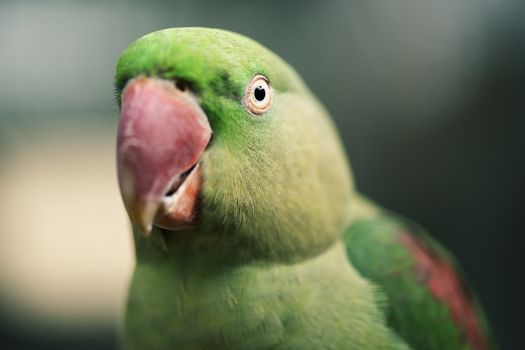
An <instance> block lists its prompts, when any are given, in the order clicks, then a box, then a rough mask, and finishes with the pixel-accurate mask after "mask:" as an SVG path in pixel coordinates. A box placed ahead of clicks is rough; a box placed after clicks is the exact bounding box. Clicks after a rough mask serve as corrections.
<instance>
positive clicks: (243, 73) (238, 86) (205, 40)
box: [116, 27, 301, 95]
mask: <svg viewBox="0 0 525 350" xmlns="http://www.w3.org/2000/svg"><path fill="white" fill-rule="evenodd" d="M256 74H263V75H265V76H267V77H268V78H269V79H270V80H271V81H272V84H273V85H274V87H275V88H277V89H281V90H288V89H289V88H291V87H292V86H294V85H297V86H299V85H301V83H300V82H299V79H298V78H297V77H296V76H295V73H294V72H293V69H291V68H290V67H289V66H288V65H287V64H286V63H285V62H284V61H282V60H281V59H280V58H279V57H278V56H277V55H275V54H273V53H272V52H271V51H270V50H268V49H266V48H265V47H263V46H262V45H260V44H258V43H257V42H255V41H253V40H251V39H249V38H247V37H245V36H242V35H240V34H236V33H233V32H229V31H225V30H220V29H210V28H197V27H195V28H194V27H191V28H169V29H164V30H160V31H156V32H153V33H150V34H147V35H145V36H143V37H141V38H139V39H138V40H137V41H135V42H134V43H132V44H131V45H130V46H129V47H128V48H127V49H126V50H125V51H124V53H123V54H122V56H121V58H120V59H119V62H118V65H117V72H116V87H117V90H118V91H119V92H120V91H122V88H123V87H124V85H125V83H126V81H127V80H128V79H130V78H132V77H135V76H138V75H156V76H160V77H163V78H167V79H172V78H175V77H177V78H183V79H187V80H188V81H190V82H191V83H193V84H194V85H195V87H196V88H199V89H206V88H209V87H211V88H215V89H219V90H220V89H222V90H223V91H217V92H219V93H220V92H223V93H227V94H234V95H236V94H241V93H242V91H243V89H244V87H245V84H246V82H247V81H249V80H250V78H251V77H253V76H254V75H256ZM226 90H228V91H226Z"/></svg>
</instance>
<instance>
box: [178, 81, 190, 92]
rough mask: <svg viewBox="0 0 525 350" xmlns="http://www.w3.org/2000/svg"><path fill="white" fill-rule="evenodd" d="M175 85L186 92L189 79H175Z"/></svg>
mask: <svg viewBox="0 0 525 350" xmlns="http://www.w3.org/2000/svg"><path fill="white" fill-rule="evenodd" d="M175 87H176V88H177V89H179V90H180V91H182V92H184V91H186V90H187V89H188V88H189V84H188V82H187V81H184V80H182V79H177V80H175Z"/></svg>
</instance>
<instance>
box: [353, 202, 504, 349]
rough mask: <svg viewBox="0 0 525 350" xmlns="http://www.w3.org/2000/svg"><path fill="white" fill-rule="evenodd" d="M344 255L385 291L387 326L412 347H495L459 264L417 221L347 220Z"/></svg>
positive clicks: (385, 215)
mask: <svg viewBox="0 0 525 350" xmlns="http://www.w3.org/2000/svg"><path fill="white" fill-rule="evenodd" d="M344 240H345V245H346V249H347V254H348V257H349V259H350V261H351V263H352V264H353V265H354V266H355V268H356V269H357V270H358V271H359V272H360V273H361V275H362V276H363V277H365V278H367V279H369V280H370V281H371V282H373V283H374V284H376V286H378V288H379V289H380V290H381V292H382V293H383V294H384V295H385V297H386V300H387V302H386V304H385V313H386V315H387V319H388V323H389V326H390V327H391V328H392V329H394V330H395V331H396V332H397V333H398V334H399V335H400V336H401V337H402V338H403V339H404V340H405V341H406V342H407V343H408V344H409V345H410V346H411V347H412V348H414V349H427V350H431V349H449V350H450V349H476V350H485V349H492V348H495V345H494V342H493V340H492V337H491V336H490V331H489V329H488V324H487V322H486V319H485V316H484V313H483V310H481V308H480V306H479V305H480V304H479V303H478V301H477V299H476V296H475V295H474V294H473V293H472V292H471V291H470V289H469V288H468V286H467V284H466V283H465V281H464V279H463V277H462V273H461V268H460V267H459V264H458V263H457V262H456V261H455V260H454V258H453V257H452V255H451V254H449V253H448V252H447V251H446V250H445V249H444V248H443V247H441V246H440V245H439V244H438V243H437V242H436V241H434V240H433V239H432V238H431V237H430V236H429V235H428V234H426V233H425V231H424V230H423V229H422V228H420V227H419V226H418V225H416V224H414V223H412V222H410V221H408V220H406V219H404V218H401V217H399V216H397V215H395V214H391V213H388V212H384V211H381V212H380V214H379V215H377V216H375V217H373V218H368V219H361V220H358V221H356V222H355V223H353V224H352V225H351V226H350V227H349V228H348V229H347V230H346V232H345V235H344Z"/></svg>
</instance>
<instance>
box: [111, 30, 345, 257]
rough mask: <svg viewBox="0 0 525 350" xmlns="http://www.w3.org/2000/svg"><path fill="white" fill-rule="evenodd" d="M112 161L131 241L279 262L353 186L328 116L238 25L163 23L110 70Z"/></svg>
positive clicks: (307, 247) (309, 248) (328, 225)
mask: <svg viewBox="0 0 525 350" xmlns="http://www.w3.org/2000/svg"><path fill="white" fill-rule="evenodd" d="M115 84H116V94H117V100H118V102H119V106H120V120H119V126H118V140H117V169H118V178H119V185H120V191H121V195H122V198H123V201H124V204H125V207H126V210H127V212H128V214H129V216H130V219H131V221H132V223H133V226H134V227H135V231H136V232H140V233H141V234H142V235H140V234H137V235H136V239H137V240H145V239H148V236H150V235H151V234H152V233H156V234H158V235H161V236H162V237H163V239H164V240H165V242H167V247H168V248H169V250H173V251H181V250H195V249H198V250H201V251H204V252H207V254H211V255H215V256H219V257H229V258H231V257H234V256H235V257H237V258H242V259H281V260H290V259H297V258H304V257H307V256H311V255H313V254H316V253H318V252H320V251H323V250H324V249H326V248H327V247H328V246H330V245H331V244H332V243H333V242H335V241H336V240H337V239H338V238H339V237H340V235H341V232H342V231H343V229H344V226H345V225H346V224H347V221H348V211H349V205H350V202H351V199H352V195H353V184H352V178H351V174H350V170H349V166H348V163H347V161H346V157H345V154H344V151H343V148H342V146H341V143H340V140H339V138H338V135H337V132H336V131H335V129H334V127H333V125H332V122H331V120H330V118H329V116H328V114H327V112H326V111H325V110H324V108H323V107H322V106H321V104H320V103H319V102H318V101H317V100H316V98H315V97H314V96H313V95H312V94H311V92H310V91H309V90H308V88H307V87H306V86H305V84H304V83H303V82H302V80H301V78H300V77H299V76H298V75H297V73H296V72H295V71H294V70H293V69H292V68H291V67H290V66H289V65H288V64H286V62H284V61H283V60H282V59H280V58H279V57H278V56H276V55H275V54H273V53H272V52H270V51H269V50H268V49H266V48H264V47H263V46H261V45H260V44H258V43H256V42H254V41H252V40H251V39H248V38H246V37H244V36H241V35H239V34H235V33H232V32H228V31H224V30H217V29H207V28H173V29H165V30H161V31H157V32H154V33H151V34H148V35H146V36H144V37H142V38H140V39H138V40H137V41H135V42H134V43H132V44H131V45H130V46H129V47H128V48H127V49H126V50H125V52H124V53H123V54H122V56H121V57H120V59H119V61H118V65H117V69H116V83H115Z"/></svg>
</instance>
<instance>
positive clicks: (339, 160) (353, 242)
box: [116, 28, 486, 349]
mask: <svg viewBox="0 0 525 350" xmlns="http://www.w3.org/2000/svg"><path fill="white" fill-rule="evenodd" d="M256 74H262V75H264V76H266V77H267V78H268V80H269V81H270V83H271V86H272V88H273V105H272V107H271V108H270V110H269V111H268V112H266V113H265V114H263V115H261V116H254V115H252V114H250V113H249V112H248V111H247V110H246V106H245V105H244V104H243V96H244V94H245V91H246V84H247V83H248V82H249V81H250V79H251V78H252V77H253V76H255V75H256ZM138 76H155V77H159V78H162V79H167V80H169V79H175V78H177V79H184V80H186V81H188V82H189V84H190V86H191V88H192V90H193V91H194V93H195V95H196V96H197V98H198V101H199V104H200V106H201V107H202V109H203V110H204V112H205V113H206V116H207V117H208V119H209V122H210V125H211V127H212V129H213V141H212V143H211V144H210V145H209V147H208V149H207V150H206V151H205V153H204V155H203V157H202V171H203V187H202V194H201V197H202V203H201V216H200V218H199V222H198V226H197V227H196V228H194V229H191V230H187V231H180V232H168V231H165V230H161V229H159V228H154V230H153V232H152V237H150V238H143V237H142V236H141V235H140V234H138V232H137V231H136V232H135V243H136V255H137V266H136V269H135V272H134V276H133V281H132V283H131V287H130V294H129V301H128V309H127V316H126V325H125V328H126V335H125V345H126V347H127V348H129V349H269V348H272V349H445V348H446V349H469V348H470V347H469V345H468V339H467V338H465V337H464V334H463V333H464V332H463V331H462V330H461V329H460V328H458V325H457V322H455V321H453V320H452V318H451V316H450V312H449V309H448V306H447V305H446V304H443V303H442V302H440V301H439V300H437V299H436V298H435V297H434V296H433V295H432V294H431V293H430V292H429V290H428V287H427V285H426V284H425V283H423V282H422V281H421V280H418V279H417V278H415V277H413V275H412V274H413V273H414V260H413V259H412V258H411V255H410V251H409V250H407V249H405V248H404V247H403V246H401V245H400V244H398V241H396V236H395V232H397V231H396V227H398V226H399V227H403V225H404V224H403V223H402V222H401V221H399V220H398V219H396V218H393V217H391V216H385V215H384V214H383V213H382V212H380V211H378V209H376V208H375V206H374V205H372V204H369V203H368V202H366V201H364V200H363V199H362V198H361V197H360V196H358V195H357V193H356V192H355V190H354V189H353V180H352V177H351V173H350V168H349V165H348V162H347V160H346V156H345V153H344V151H343V148H342V146H341V143H340V141H339V137H338V135H337V132H336V130H335V129H334V127H333V124H332V122H331V120H330V117H329V115H328V113H327V112H326V111H325V109H324V108H323V107H322V105H321V104H320V103H319V102H318V101H317V100H316V98H315V97H314V96H313V95H312V94H311V92H310V91H309V90H308V88H307V87H306V86H305V85H304V83H303V82H302V80H301V79H300V77H299V76H298V75H297V73H296V72H295V71H294V70H293V69H292V68H291V67H290V66H288V65H287V64H286V63H285V62H284V61H282V60H281V59H280V58H279V57H278V56H276V55H275V54H273V53H272V52H270V51H268V50H267V49H266V48H264V47H262V46H261V45H259V44H257V43H255V42H254V41H252V40H250V39H248V38H246V37H243V36H240V35H238V34H234V33H230V32H226V31H222V30H214V29H205V28H181V29H167V30H164V31H159V32H155V33H152V34H149V35H147V36H145V37H143V38H141V39H139V40H137V41H136V42H135V43H133V44H132V45H130V47H129V48H128V49H127V50H126V51H125V52H124V54H123V55H122V57H121V58H120V60H119V63H118V66H117V72H116V87H117V96H118V97H119V99H120V94H121V92H122V90H123V88H124V87H125V85H126V83H127V81H128V80H129V79H132V78H134V77H138ZM349 117H350V116H349ZM432 246H435V243H432ZM436 249H437V250H438V251H440V252H441V250H440V248H436ZM440 254H441V253H440ZM394 272H395V273H394ZM480 317H481V316H480ZM480 320H481V321H480V322H481V325H482V326H483V332H486V328H485V323H484V321H483V318H482V317H481V318H480Z"/></svg>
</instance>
